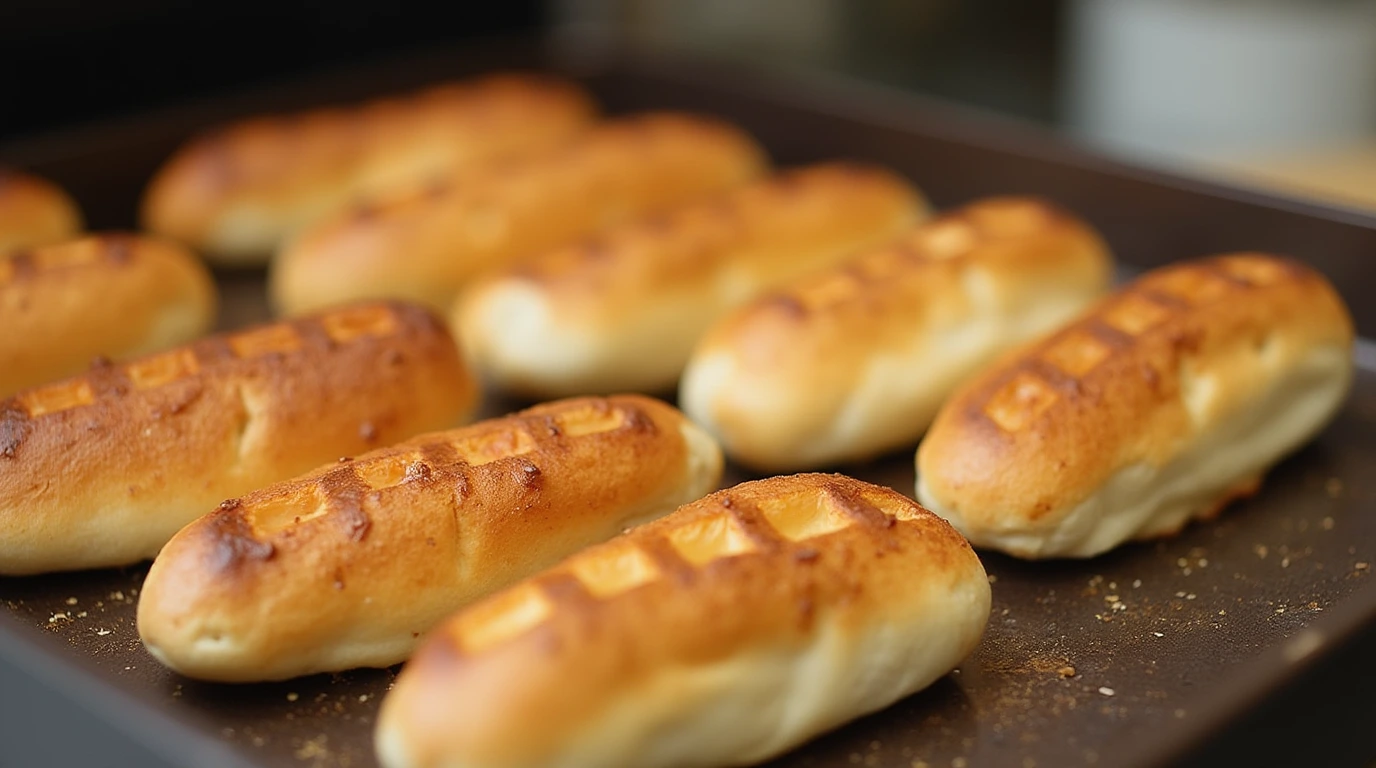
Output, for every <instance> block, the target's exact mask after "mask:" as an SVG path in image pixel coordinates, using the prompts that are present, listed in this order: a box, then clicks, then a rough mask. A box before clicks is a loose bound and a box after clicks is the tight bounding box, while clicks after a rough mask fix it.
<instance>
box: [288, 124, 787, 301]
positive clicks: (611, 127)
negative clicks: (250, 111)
mask: <svg viewBox="0 0 1376 768" xmlns="http://www.w3.org/2000/svg"><path fill="white" fill-rule="evenodd" d="M764 167H765V158H764V155H763V154H762V152H761V150H760V148H759V147H758V146H757V145H756V144H755V142H754V141H753V140H752V139H751V138H750V137H749V136H747V135H745V134H744V133H742V132H741V131H739V130H738V129H736V128H734V127H732V126H730V125H727V124H725V123H722V122H719V121H717V120H712V119H708V118H705V117H694V116H689V115H679V114H672V113H650V114H644V115H640V116H637V117H628V118H623V119H621V120H616V121H612V122H608V123H605V124H603V125H602V126H601V127H598V128H595V129H593V130H591V131H588V132H587V133H585V134H584V135H583V136H582V137H581V138H579V139H578V140H576V141H574V142H572V143H571V144H568V145H566V146H565V147H563V148H561V149H558V150H555V151H553V152H550V153H547V154H545V155H543V156H540V157H534V158H529V159H527V160H524V161H520V162H513V163H509V164H506V165H503V166H501V167H499V168H493V169H489V170H488V171H486V172H484V173H481V174H475V175H472V176H470V177H469V178H468V179H467V180H465V181H464V182H462V183H452V182H451V183H445V184H438V185H436V184H431V185H425V186H417V187H415V188H413V189H410V190H405V191H401V192H398V193H396V194H393V195H390V196H388V197H387V198H385V199H379V200H376V201H373V202H372V203H369V204H367V205H360V206H355V207H354V208H353V209H351V210H348V211H345V212H341V213H340V214H338V215H335V216H332V217H330V218H329V219H327V220H325V221H321V222H319V223H318V224H316V225H314V226H312V227H310V228H309V229H307V230H306V231H304V232H302V233H301V235H300V236H299V237H297V238H295V239H294V240H293V241H292V242H291V243H290V244H288V245H287V247H285V248H284V249H283V251H282V252H281V253H280V254H279V255H278V257H277V259H276V260H275V261H274V262H273V268H272V275H271V283H270V286H269V287H270V290H271V294H272V298H273V300H274V302H275V304H276V306H277V308H278V309H279V310H281V311H283V312H286V313H289V314H294V313H298V312H302V311H305V310H309V309H314V308H316V307H321V306H325V305H329V304H334V303H338V302H343V301H349V300H352V299H357V298H361V297H374V296H392V297H400V298H407V299H411V300H414V301H419V302H423V303H427V304H429V305H431V306H433V307H435V308H436V309H439V310H443V311H447V310H448V309H449V304H450V303H451V302H452V301H453V299H454V294H455V292H457V291H458V289H459V287H460V286H461V285H462V284H463V283H464V281H466V280H468V279H469V278H470V277H472V276H473V275H474V274H475V273H477V272H479V271H481V270H483V269H487V268H489V267H498V266H502V265H505V264H507V263H510V262H512V261H514V260H515V259H517V258H519V257H522V256H527V255H531V254H534V253H538V252H539V251H542V250H545V249H548V248H551V247H553V246H556V245H559V244H561V243H564V242H567V241H570V240H573V239H576V238H578V237H581V236H584V235H588V234H591V233H593V232H596V231H598V230H601V229H605V228H607V227H609V226H611V225H614V224H618V223H620V222H623V221H626V220H629V219H632V218H634V217H636V216H641V215H644V214H648V213H653V212H656V211H661V210H664V209H667V208H669V207H671V206H674V205H678V204H680V203H685V202H688V201H691V200H694V199H697V198H702V197H706V196H708V195H710V194H711V193H714V192H720V191H721V190H724V189H726V188H728V187H732V186H735V185H736V184H739V183H742V182H744V181H747V180H749V179H751V178H753V177H755V176H758V175H760V174H761V173H762V172H763V171H764Z"/></svg>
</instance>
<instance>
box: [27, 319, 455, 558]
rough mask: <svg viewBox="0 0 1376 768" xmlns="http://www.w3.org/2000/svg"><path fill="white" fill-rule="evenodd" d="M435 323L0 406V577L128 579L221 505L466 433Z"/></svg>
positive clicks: (447, 351) (101, 370)
mask: <svg viewBox="0 0 1376 768" xmlns="http://www.w3.org/2000/svg"><path fill="white" fill-rule="evenodd" d="M476 399H477V384H476V381H475V380H474V378H473V377H472V376H471V375H470V374H469V373H468V370H467V368H465V366H464V364H463V361H462V359H461V356H460V354H459V352H458V350H457V348H456V347H455V345H454V343H453V340H452V339H451V338H450V336H449V334H448V332H447V331H446V330H445V328H444V326H443V325H442V324H441V323H440V321H439V320H438V319H437V318H436V317H434V316H433V315H431V314H430V313H429V312H426V311H424V310H421V309H419V308H416V307H411V306H406V305H401V304H372V305H359V306H354V307H348V308H342V309H339V310H336V311H333V312H330V313H325V314H322V315H319V316H317V317H311V318H304V319H302V320H299V321H296V322H291V323H278V324H275V325H265V326H258V327H255V328H250V329H245V330H241V331H236V332H233V333H229V334H225V335H222V336H216V337H211V338H207V339H202V340H200V341H198V342H195V343H193V344H191V345H188V346H183V347H178V348H176V349H173V350H170V351H168V352H163V353H160V354H157V355H153V356H150V357H144V358H139V359H136V360H132V361H129V362H127V363H123V364H109V363H104V364H100V365H97V366H96V367H94V368H92V369H91V370H90V372H88V373H86V374H85V375H82V376H78V377H76V378H71V379H65V380H63V381H60V382H57V383H54V384H48V385H45V386H42V387H38V388H35V389H29V390H25V391H23V392H20V393H19V394H17V395H15V396H14V397H12V398H9V399H8V400H4V401H0V574H29V573H41V572H45V571H57V570H73V569H80V568H99V567H106V566H116V565H126V564H129V563H133V562H137V561H139V560H142V559H145V558H150V557H152V556H153V555H155V554H157V552H158V550H159V548H161V547H162V545H163V544H164V543H166V542H167V540H168V539H170V538H171V537H172V534H174V533H176V532H177V530H178V529H179V528H181V527H182V526H183V525H186V524H187V523H189V522H191V521H192V520H194V519H196V518H197V517H199V516H200V515H202V514H205V512H206V511H208V510H210V509H213V508H214V506H215V505H216V504H217V503H219V502H220V501H221V500H223V499H226V498H229V497H232V496H237V495H239V494H242V493H244V492H246V491H248V490H250V489H252V488H257V487H260V486H263V485H267V484H269V483H273V482H277V481H279V480H283V479H286V478H288V477H291V476H293V475H296V474H299V473H301V472H305V471H306V470H308V469H310V468H312V467H315V466H318V465H320V464H321V463H323V462H326V461H329V460H331V459H334V458H336V457H338V456H340V455H347V454H352V453H360V452H362V451H365V450H368V449H371V448H374V447H376V446H378V445H385V444H387V443H390V442H396V441H398V440H402V439H404V438H407V437H410V436H412V435H415V434H417V433H420V432H425V431H430V430H434V429H441V428H445V427H449V426H451V425H453V424H455V423H457V422H458V421H459V420H461V419H462V418H465V417H466V416H467V415H468V414H469V413H470V412H471V411H472V409H473V407H474V405H475V404H476Z"/></svg>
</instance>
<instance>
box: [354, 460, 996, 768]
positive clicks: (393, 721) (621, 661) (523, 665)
mask: <svg viewBox="0 0 1376 768" xmlns="http://www.w3.org/2000/svg"><path fill="white" fill-rule="evenodd" d="M989 606H990V591H989V582H988V577H987V576H986V575H985V572H984V569H983V567H982V566H981V565H980V562H979V560H978V558H976V557H975V554H974V552H973V551H972V550H971V549H970V546H969V544H967V543H966V542H965V540H964V539H962V538H961V537H960V535H959V534H957V533H956V532H955V531H954V530H953V529H952V528H951V527H950V526H949V525H947V524H946V523H945V522H944V521H943V520H941V519H940V518H938V517H937V516H935V515H933V514H931V513H930V512H928V511H927V510H925V509H923V508H922V507H920V506H919V505H917V504H916V503H914V502H913V501H912V500H910V499H908V498H906V497H904V496H903V495H901V494H899V493H897V492H896V491H893V490H891V489H888V488H880V487H878V486H874V485H870V484H868V483H862V482H860V481H858V480H853V479H850V478H847V477H842V476H840V475H798V476H792V477H775V478H770V479H767V480H759V481H754V482H748V483H743V484H741V485H738V486H735V487H734V488H730V489H727V490H724V491H720V492H718V493H715V494H712V495H711V496H708V497H707V498H705V499H702V500H700V501H697V502H694V503H692V504H689V505H686V506H684V507H682V508H680V509H679V510H678V511H676V512H674V513H673V514H671V515H669V516H668V517H665V518H663V519H660V520H657V521H655V522H653V523H649V524H647V525H643V526H641V527H639V528H636V529H634V530H632V531H630V532H629V533H627V534H626V535H624V536H621V537H619V538H617V539H615V540H613V541H611V542H608V543H606V544H603V545H599V546H597V547H593V548H591V549H588V550H586V551H584V552H582V553H580V554H578V555H575V556H574V557H572V558H570V559H568V560H566V561H564V562H563V563H562V564H560V565H558V566H556V567H554V568H552V569H550V570H548V571H545V572H544V573H542V574H540V575H538V576H535V577H533V578H530V579H528V580H526V581H524V582H521V583H520V584H518V585H516V586H514V587H512V588H510V589H508V590H506V591H504V592H501V593H499V594H497V595H495V596H493V597H492V598H490V599H488V600H485V601H483V602H481V603H478V604H476V605H474V606H472V607H470V608H469V609H467V610H465V611H463V612H461V613H459V614H457V615H456V616H454V617H453V618H451V619H450V620H448V621H447V622H445V623H444V624H443V625H442V626H441V627H439V628H438V629H437V630H435V632H434V633H432V635H431V636H430V637H429V638H428V639H427V640H426V641H425V643H424V645H423V646H422V647H421V649H420V650H419V651H418V653H417V655H416V657H415V658H414V659H413V660H412V661H411V662H410V664H408V665H407V666H406V668H404V669H403V670H402V672H401V675H400V677H399V678H398V679H397V682H396V685H395V687H394V688H393V690H392V692H391V693H390V694H389V695H388V697H387V698H386V699H385V700H384V701H383V705H382V713H381V715H380V716H379V719H378V729H377V737H376V744H377V750H378V755H379V757H380V758H381V761H382V764H383V765H385V766H387V768H436V767H437V766H446V767H447V768H476V767H477V766H483V768H534V767H535V766H545V767H554V768H576V767H582V766H587V767H588V768H594V767H600V766H611V765H633V766H637V767H638V768H659V767H661V766H721V765H745V764H750V763H756V762H759V761H762V760H766V759H768V758H770V757H772V756H774V755H777V754H780V753H782V752H784V751H786V750H788V749H791V748H793V747H795V746H797V745H799V744H801V743H802V742H804V741H806V740H808V739H810V738H812V737H814V736H816V735H818V734H820V733H822V732H823V731H826V730H828V729H830V728H834V727H836V726H838V725H840V724H841V723H844V722H846V721H848V720H851V719H853V718H856V717H859V716H861V715H863V714H866V713H868V712H872V711H875V710H878V709H881V708H883V707H886V706H888V705H889V704H892V703H893V702H894V701H896V700H898V699H899V698H902V697H903V696H907V695H909V694H911V693H913V692H914V691H917V690H919V689H921V688H923V687H925V686H927V685H929V684H930V683H931V682H932V681H934V680H936V679H937V678H939V677H941V676H942V675H944V674H946V673H947V672H949V671H950V670H951V669H952V668H953V667H955V666H956V664H958V663H959V662H960V661H961V659H963V658H964V657H965V656H966V655H968V654H969V653H970V652H971V651H972V650H973V649H974V647H975V645H976V644H977V643H978V641H979V638H980V635H981V633H982V632H983V629H984V626H985V624H986V622H987V621H988V618H989Z"/></svg>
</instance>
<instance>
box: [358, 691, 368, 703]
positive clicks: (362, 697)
mask: <svg viewBox="0 0 1376 768" xmlns="http://www.w3.org/2000/svg"><path fill="white" fill-rule="evenodd" d="M367 700H368V694H366V693H365V694H363V695H362V696H359V697H358V703H359V704H362V703H363V702H365V701H367Z"/></svg>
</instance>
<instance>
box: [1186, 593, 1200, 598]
mask: <svg viewBox="0 0 1376 768" xmlns="http://www.w3.org/2000/svg"><path fill="white" fill-rule="evenodd" d="M1196 597H1198V595H1196V594H1195V593H1193V592H1191V593H1189V594H1188V595H1185V599H1186V600H1193V599H1195V598H1196Z"/></svg>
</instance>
